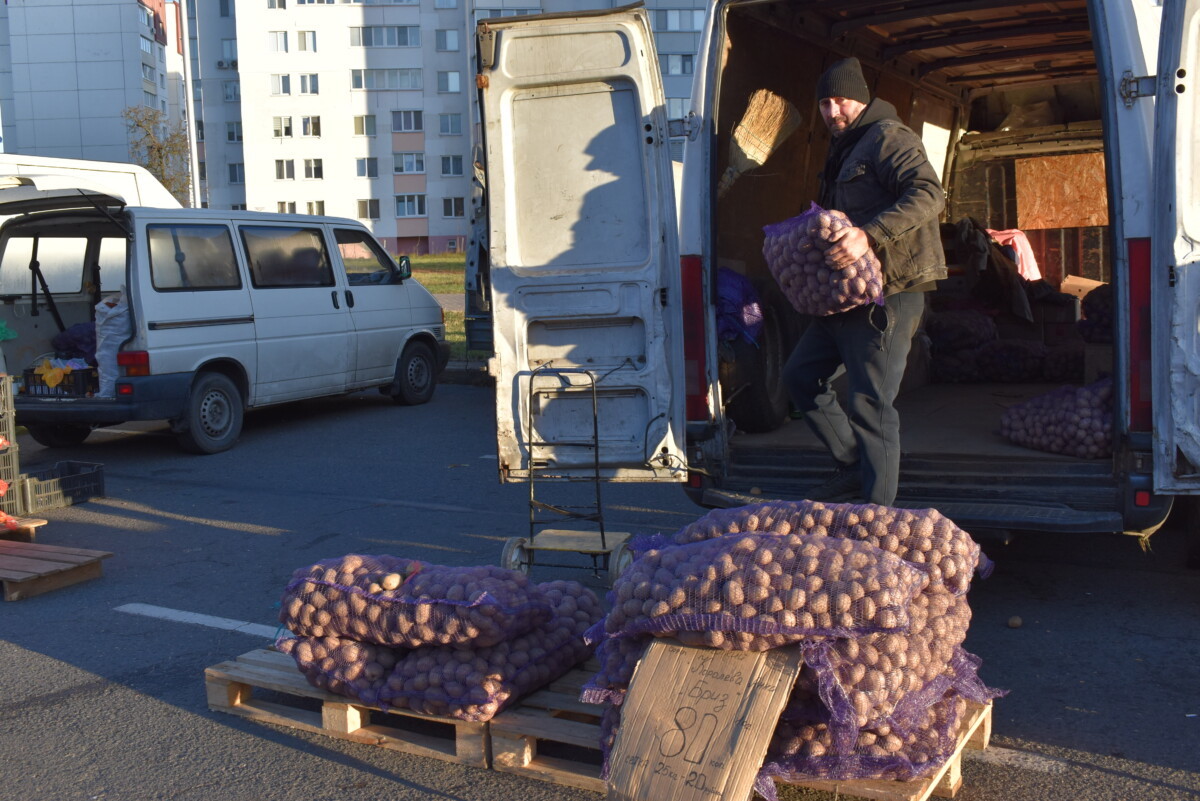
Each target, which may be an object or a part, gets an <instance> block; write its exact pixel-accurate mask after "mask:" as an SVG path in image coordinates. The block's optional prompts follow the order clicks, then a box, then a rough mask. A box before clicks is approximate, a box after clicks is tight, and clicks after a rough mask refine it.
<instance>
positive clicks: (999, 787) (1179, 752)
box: [0, 385, 1200, 801]
mask: <svg viewBox="0 0 1200 801" xmlns="http://www.w3.org/2000/svg"><path fill="white" fill-rule="evenodd" d="M491 415H492V405H491V395H490V392H489V390H488V389H486V388H484V387H477V386H465V385H444V386H441V387H439V389H438V391H437V393H436V395H435V397H434V400H433V401H432V402H431V403H430V404H428V405H426V406H422V407H416V408H402V407H395V406H393V405H392V404H391V402H390V401H389V400H387V399H386V398H383V397H381V396H379V395H376V394H371V393H362V394H358V395H352V396H348V397H343V398H336V399H329V400H322V401H312V402H306V403H301V404H294V405H291V406H286V407H282V408H278V409H272V410H264V411H260V412H257V413H252V414H250V415H248V417H247V423H246V428H245V432H244V434H243V437H242V440H241V441H240V442H239V444H238V446H237V447H236V448H235V449H234V450H232V451H229V452H227V453H223V454H217V455H215V456H207V457H197V456H189V455H185V454H183V453H182V452H180V451H179V450H178V449H177V448H176V446H175V444H174V441H173V440H172V439H171V438H170V437H169V436H168V435H167V434H166V433H165V431H163V430H162V429H161V427H156V426H128V427H124V428H123V429H122V430H121V431H118V432H113V433H100V434H95V435H93V438H92V439H90V440H89V441H88V442H87V443H86V444H84V445H82V446H80V447H77V448H72V449H67V450H59V451H53V452H51V451H47V450H44V449H42V448H40V447H39V446H38V445H36V444H35V443H33V442H32V441H29V440H26V439H25V438H24V437H22V438H21V440H20V442H19V444H20V446H21V457H22V462H23V465H24V467H25V468H26V469H27V470H28V469H34V468H36V467H38V466H45V465H49V464H53V463H54V461H56V460H60V459H74V460H82V461H91V462H98V463H102V464H103V465H104V474H105V482H106V496H105V497H104V498H102V499H96V500H93V501H91V502H89V503H86V504H82V505H79V506H75V507H69V508H65V509H58V510H52V511H50V512H47V513H45V514H44V515H43V516H44V517H46V518H48V519H49V521H50V523H49V525H47V526H45V527H43V528H42V529H41V530H40V533H39V541H40V542H43V543H46V544H52V545H64V546H76V547H82V548H94V549H100V550H106V551H111V552H112V553H113V554H114V556H113V557H112V558H111V559H109V560H107V561H106V562H105V567H104V571H105V575H104V576H103V577H102V578H100V579H98V580H95V581H91V582H88V583H85V584H81V585H77V586H74V587H69V588H65V589H61V590H57V591H55V592H52V593H49V594H46V595H43V596H40V597H37V598H32V599H28V600H23V601H16V602H9V603H0V801H7V799H14V800H15V799H22V801H39V800H40V799H47V800H49V799H53V800H54V801H60V800H63V801H65V800H66V799H89V800H90V799H119V800H120V801H126V800H128V801H142V799H204V801H252V800H253V801H259V800H260V799H261V800H263V801H266V800H268V799H269V800H272V801H273V800H274V799H289V800H290V799H296V800H297V801H301V800H303V801H317V800H318V799H330V801H357V800H358V799H364V800H368V799H369V801H377V800H378V799H380V798H388V799H397V800H398V799H450V800H453V801H474V800H475V799H479V800H480V801H485V800H486V801H508V800H509V799H512V800H514V801H515V800H516V799H520V801H539V800H540V799H588V801H594V800H595V799H597V798H600V796H599V795H597V794H594V793H589V792H585V791H581V790H572V789H570V788H564V787H559V786H556V785H552V784H547V783H543V782H540V781H535V780H530V779H526V778H523V777H517V776H511V775H508V774H503V773H498V772H494V771H483V770H478V769H474V768H469V767H464V766H459V765H454V764H451V763H447V762H442V761H438V760H431V759H423V758H419V757H414V756H409V755H406V754H402V753H397V752H393V751H389V750H386V749H383V748H379V747H375V746H367V745H359V744H354V743H348V742H343V741H340V740H336V739H332V738H328V737H325V736H322V735H319V734H315V733H305V732H301V731H296V730H292V729H284V728H278V727H274V726H269V725H263V724H258V723H254V722H251V721H248V720H244V719H242V718H238V717H234V716H230V715H227V714H223V713H219V712H211V711H209V709H208V707H207V704H206V698H205V692H204V681H203V671H204V668H205V667H207V666H210V665H214V664H216V663H218V662H221V661H224V660H227V659H230V658H232V657H234V656H236V655H238V654H240V653H243V652H245V651H248V650H251V649H253V648H257V647H261V646H263V645H266V644H267V643H268V642H269V639H270V638H269V636H268V635H266V632H267V631H269V630H273V629H274V628H275V627H276V625H277V624H276V615H277V603H278V599H279V596H280V593H281V591H282V588H283V586H284V585H285V584H286V582H287V580H288V577H289V576H290V574H291V572H292V570H293V569H295V568H297V567H300V566H303V565H307V564H310V563H312V562H314V561H316V560H319V559H322V558H329V557H335V556H341V555H343V554H347V553H390V554H394V555H398V556H409V557H416V558H420V559H425V560H428V561H432V562H438V563H442V564H456V565H466V564H483V563H496V562H497V561H498V559H499V556H500V549H501V547H502V545H503V542H504V540H505V539H506V538H508V537H510V536H521V535H523V534H525V533H526V532H527V529H528V505H527V501H528V495H527V490H526V488H525V487H523V486H520V485H501V484H500V483H499V482H498V481H497V478H496V467H495V445H494V439H493V437H494V425H493V422H492V417H491ZM581 490H586V488H585V487H584V488H581V487H573V488H562V491H563V493H564V495H562V496H556V498H555V499H557V500H561V501H564V502H570V501H572V500H577V499H578V498H579V496H578V495H574V496H572V493H578V492H579V491H581ZM604 493H605V494H604V506H605V513H606V518H607V522H608V525H609V526H610V527H611V528H613V529H616V530H621V529H623V530H631V531H634V532H635V533H653V532H657V531H663V532H669V531H672V530H674V529H675V528H677V527H679V526H680V525H682V524H684V523H687V522H689V521H690V520H692V519H695V518H696V517H697V516H699V515H700V514H701V513H702V510H699V509H698V508H696V507H694V506H692V505H691V504H690V502H688V501H687V500H686V498H685V497H684V495H683V493H682V492H681V491H679V490H678V489H677V488H672V487H652V486H643V485H609V486H606V487H605V488H604ZM568 496H571V497H568ZM1152 544H1153V548H1152V550H1151V552H1149V553H1144V552H1142V551H1141V550H1140V549H1139V547H1138V545H1137V543H1136V542H1135V541H1133V540H1129V539H1125V538H1121V537H1106V538H1087V539H1085V538H1081V537H1065V536H1064V537H1034V536H1027V537H1024V538H1018V539H1017V540H1016V541H1015V542H1013V543H1012V544H1010V545H1007V546H1001V545H999V544H997V543H986V544H985V550H986V551H987V553H988V554H989V556H991V557H992V558H993V559H995V560H996V562H997V567H996V571H995V573H994V575H993V576H992V577H991V578H989V579H987V580H985V581H977V582H976V584H975V585H974V587H973V589H972V591H971V593H970V599H971V604H972V608H973V610H974V618H973V622H972V627H971V633H970V636H969V638H968V641H967V648H968V649H969V650H970V651H972V652H973V653H975V654H977V655H979V656H980V657H981V658H982V659H983V670H982V675H983V678H984V679H985V681H987V682H988V683H989V684H992V685H994V686H997V687H1000V688H1005V689H1008V690H1009V694H1008V695H1007V696H1006V697H1005V698H1002V699H1000V700H999V701H997V703H996V706H995V728H994V737H993V741H992V744H993V747H992V748H990V749H989V750H988V751H985V752H982V753H979V754H973V755H972V754H969V755H968V758H967V760H966V761H965V762H964V771H963V773H964V786H963V789H962V792H961V793H960V794H959V796H958V797H959V798H960V799H967V800H968V801H973V800H974V799H1003V800H1004V801H1020V800H1022V799H1030V801H1034V800H1038V801H1040V800H1041V799H1138V801H1142V800H1143V799H1183V798H1200V573H1197V572H1189V571H1187V570H1185V569H1184V567H1183V538H1182V537H1181V536H1180V535H1179V533H1178V532H1175V531H1172V530H1164V531H1162V532H1160V533H1159V534H1158V535H1156V536H1155V538H1154V540H1152ZM534 577H535V578H536V579H538V580H547V579H550V578H576V579H579V580H583V581H585V583H588V584H589V586H592V587H593V588H595V589H597V590H602V589H603V588H602V585H601V583H600V582H599V581H598V580H597V579H595V578H593V577H592V575H591V573H590V571H587V570H584V569H580V570H570V569H551V568H537V569H535V573H534ZM131 604H144V605H149V606H154V607H158V608H161V609H165V610H169V611H170V612H171V614H174V613H176V612H178V613H197V614H201V615H208V616H216V617H219V618H227V619H231V620H233V621H245V622H247V623H249V624H254V625H252V626H251V627H250V628H249V629H247V630H243V631H233V630H226V629H219V628H212V627H211V626H208V625H200V624H197V623H195V622H186V621H185V620H183V619H182V616H181V615H176V618H177V619H160V618H155V617H147V616H145V615H141V614H131V613H129V612H128V611H120V610H119V608H121V607H126V608H128V606H129V605H131ZM1014 615H1018V616H1020V617H1021V618H1022V619H1023V625H1022V626H1021V627H1019V628H1010V627H1009V626H1008V625H1007V623H1008V621H1009V619H1010V617H1012V616H1014ZM782 796H783V797H784V798H785V799H786V798H792V799H794V798H800V797H803V798H831V797H832V796H829V795H810V794H807V793H801V792H800V791H798V790H795V789H794V788H791V789H787V790H785V791H784V792H783V793H782Z"/></svg>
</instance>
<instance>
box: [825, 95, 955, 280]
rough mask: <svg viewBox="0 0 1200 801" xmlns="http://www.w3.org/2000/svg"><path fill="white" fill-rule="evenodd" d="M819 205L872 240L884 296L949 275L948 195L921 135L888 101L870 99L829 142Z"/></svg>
mask: <svg viewBox="0 0 1200 801" xmlns="http://www.w3.org/2000/svg"><path fill="white" fill-rule="evenodd" d="M843 137H846V141H844V142H839V140H841V139H842V138H843ZM839 144H840V145H841V147H839ZM831 175H835V176H836V178H835V179H833V180H830V176H831ZM819 202H820V204H821V205H822V206H823V207H825V208H827V209H837V210H838V211H841V212H843V213H845V214H846V216H848V217H849V218H850V220H851V221H852V222H853V223H854V224H855V225H856V226H858V227H859V228H862V229H863V230H864V231H866V232H867V234H868V235H869V236H870V237H871V240H872V241H873V243H874V244H873V247H874V250H875V254H876V255H877V256H878V257H879V261H880V262H881V264H882V265H883V281H884V288H883V292H884V294H885V295H891V294H893V293H896V292H903V291H904V290H906V289H911V288H912V287H915V286H918V285H920V284H925V283H928V282H930V281H934V280H939V279H942V278H945V277H946V254H945V252H944V251H943V250H942V239H941V233H940V227H939V223H938V216H939V215H940V214H941V212H942V209H943V208H944V207H945V205H946V196H945V193H944V192H943V191H942V185H941V182H940V181H938V177H937V173H936V172H934V169H933V165H931V164H930V163H929V159H928V157H926V155H925V147H924V145H922V144H921V139H920V138H919V137H918V136H917V135H916V134H915V133H913V131H912V130H911V129H910V128H908V127H907V126H906V125H904V123H902V122H900V120H899V118H897V117H896V109H895V107H894V106H892V104H891V103H888V102H887V101H886V100H880V99H878V98H876V99H875V100H873V101H871V103H870V105H868V106H867V107H866V109H864V110H863V113H862V114H861V115H859V118H858V119H857V120H855V124H854V126H853V127H851V128H849V129H847V130H846V132H845V133H843V134H842V135H841V136H839V137H835V138H834V140H833V142H831V143H830V153H829V159H828V160H827V161H826V166H825V172H824V174H823V177H822V181H821V199H820V201H819Z"/></svg>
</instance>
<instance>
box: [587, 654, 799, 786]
mask: <svg viewBox="0 0 1200 801" xmlns="http://www.w3.org/2000/svg"><path fill="white" fill-rule="evenodd" d="M802 663H803V660H802V658H801V656H800V650H799V649H798V648H795V647H791V648H780V649H776V650H772V651H762V652H749V651H718V650H713V649H709V648H689V647H686V646H683V645H679V644H678V643H676V642H674V641H670V640H657V639H656V640H654V641H652V642H651V643H650V647H649V648H648V649H647V650H646V655H645V656H643V657H642V660H641V662H639V663H638V666H637V669H636V670H635V671H634V673H633V679H632V680H631V682H630V684H629V692H628V694H627V695H626V697H625V703H624V704H623V705H622V707H621V727H620V729H618V731H617V738H616V742H615V743H614V745H613V751H612V755H611V757H610V760H609V764H610V769H609V779H608V798H609V799H614V801H617V800H619V801H624V799H629V800H630V801H633V799H639V800H641V799H645V800H646V801H651V800H652V801H684V800H685V799H687V800H691V799H696V801H700V799H703V801H723V800H728V801H742V799H747V798H749V797H750V792H751V789H752V788H753V786H754V778H755V776H756V775H757V773H758V769H759V768H760V767H761V766H762V761H763V757H765V756H766V753H767V746H768V745H770V743H771V735H772V734H773V733H774V731H775V726H776V724H777V723H778V722H779V714H780V713H781V712H782V711H783V707H784V705H785V704H786V703H787V699H788V696H789V695H790V694H791V691H792V687H793V686H794V685H795V683H796V677H797V676H798V675H799V674H800V666H801V664H802Z"/></svg>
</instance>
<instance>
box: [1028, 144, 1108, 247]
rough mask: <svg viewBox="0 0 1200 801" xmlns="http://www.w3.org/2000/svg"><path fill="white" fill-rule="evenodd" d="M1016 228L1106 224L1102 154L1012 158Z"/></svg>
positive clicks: (1106, 196)
mask: <svg viewBox="0 0 1200 801" xmlns="http://www.w3.org/2000/svg"><path fill="white" fill-rule="evenodd" d="M1015 169H1016V187H1017V227H1018V228H1021V229H1026V228H1082V227H1086V226H1094V225H1108V190H1107V182H1106V180H1105V173H1104V154H1103V153H1073V154H1070V155H1065V156H1044V157H1041V158H1031V159H1017V160H1016V165H1015Z"/></svg>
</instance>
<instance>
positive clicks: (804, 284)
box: [763, 203, 883, 316]
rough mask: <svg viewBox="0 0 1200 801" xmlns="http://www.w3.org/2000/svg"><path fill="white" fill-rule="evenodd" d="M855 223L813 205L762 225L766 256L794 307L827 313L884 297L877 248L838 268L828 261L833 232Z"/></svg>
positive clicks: (774, 274)
mask: <svg viewBox="0 0 1200 801" xmlns="http://www.w3.org/2000/svg"><path fill="white" fill-rule="evenodd" d="M853 226H854V223H852V222H851V221H850V219H849V218H848V217H847V216H846V215H845V214H843V213H842V212H840V211H826V210H825V209H823V208H821V207H820V206H818V205H817V204H816V203H813V204H812V206H811V208H809V210H808V211H806V212H804V213H803V214H801V215H799V216H797V217H792V218H791V219H788V220H784V221H783V222H779V223H775V224H774V225H768V226H765V227H764V228H763V233H764V234H765V237H764V239H763V257H764V258H765V259H766V261H767V267H768V269H770V271H771V275H772V276H774V278H775V281H776V282H777V283H778V284H779V288H780V289H782V290H783V294H784V296H785V297H786V298H787V299H788V300H789V301H790V302H791V304H792V306H793V307H794V308H795V309H796V311H798V312H800V313H801V314H812V315H816V316H824V315H828V314H837V313H838V312H844V311H847V310H849V309H853V308H854V307H855V306H862V305H863V304H866V303H875V302H880V301H882V298H883V278H882V276H881V273H880V266H879V259H878V258H877V257H876V256H875V253H874V251H872V250H867V252H866V253H865V254H864V255H863V256H862V258H860V259H859V260H858V261H856V262H854V263H853V264H851V265H849V266H847V267H843V268H840V269H839V268H837V267H831V266H830V265H829V264H827V263H826V261H825V251H827V250H829V248H830V247H832V246H833V244H834V240H833V239H831V236H832V235H833V234H834V233H836V232H837V231H840V230H842V229H844V228H852V227H853Z"/></svg>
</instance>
